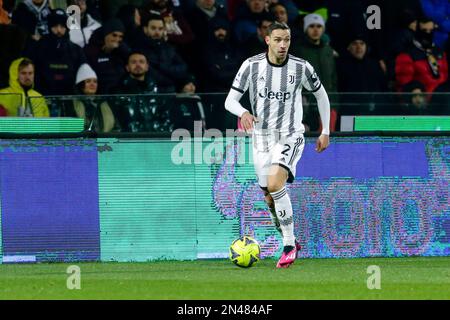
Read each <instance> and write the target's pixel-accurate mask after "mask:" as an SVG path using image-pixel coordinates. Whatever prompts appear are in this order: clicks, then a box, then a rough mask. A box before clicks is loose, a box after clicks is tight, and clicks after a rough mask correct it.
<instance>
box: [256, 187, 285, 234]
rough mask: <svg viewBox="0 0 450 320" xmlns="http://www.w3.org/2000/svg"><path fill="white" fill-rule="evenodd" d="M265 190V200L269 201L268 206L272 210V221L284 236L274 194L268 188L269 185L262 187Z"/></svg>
mask: <svg viewBox="0 0 450 320" xmlns="http://www.w3.org/2000/svg"><path fill="white" fill-rule="evenodd" d="M261 189H262V190H263V192H264V200H265V201H266V203H267V206H268V207H269V212H270V218H271V219H272V222H273V224H274V226H275V229H277V231H278V232H279V233H280V235H281V236H283V233H282V231H281V228H280V221H278V217H277V213H276V211H275V203H274V202H273V199H272V196H271V195H270V193H269V191H268V190H267V187H264V188H261Z"/></svg>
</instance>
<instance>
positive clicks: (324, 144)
mask: <svg viewBox="0 0 450 320" xmlns="http://www.w3.org/2000/svg"><path fill="white" fill-rule="evenodd" d="M329 145H330V136H329V135H327V134H321V135H320V137H319V138H317V142H316V151H317V152H319V153H320V152H322V151H323V150H325V149H326V148H328V146H329Z"/></svg>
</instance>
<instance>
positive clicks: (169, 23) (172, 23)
mask: <svg viewBox="0 0 450 320" xmlns="http://www.w3.org/2000/svg"><path fill="white" fill-rule="evenodd" d="M144 10H145V14H146V15H148V14H154V13H159V14H160V15H161V17H162V18H163V19H164V24H165V29H166V35H167V38H168V42H169V43H171V44H173V45H175V46H177V47H178V48H180V49H181V48H182V47H181V46H184V45H187V44H189V43H191V42H192V41H193V40H194V34H193V33H192V29H191V26H190V25H189V22H188V21H187V20H186V18H185V17H184V15H183V12H182V11H181V10H178V9H176V8H174V6H173V4H172V2H170V1H169V0H149V1H148V5H146V6H145V7H144Z"/></svg>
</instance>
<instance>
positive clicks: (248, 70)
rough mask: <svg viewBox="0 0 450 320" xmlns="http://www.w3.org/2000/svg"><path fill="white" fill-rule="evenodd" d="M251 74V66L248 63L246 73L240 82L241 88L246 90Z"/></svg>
mask: <svg viewBox="0 0 450 320" xmlns="http://www.w3.org/2000/svg"><path fill="white" fill-rule="evenodd" d="M249 75H250V66H249V65H248V66H247V68H245V70H244V73H243V74H242V78H241V81H240V82H239V86H240V87H241V88H239V89H241V90H244V88H245V84H246V83H247V81H248V76H249Z"/></svg>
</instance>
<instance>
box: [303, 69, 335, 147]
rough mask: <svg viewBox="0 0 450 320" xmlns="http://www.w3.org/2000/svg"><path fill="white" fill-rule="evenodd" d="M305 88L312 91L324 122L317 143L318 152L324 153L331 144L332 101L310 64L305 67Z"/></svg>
mask: <svg viewBox="0 0 450 320" xmlns="http://www.w3.org/2000/svg"><path fill="white" fill-rule="evenodd" d="M303 86H304V87H305V88H306V89H307V90H308V91H311V92H312V93H313V94H314V97H315V98H316V100H317V106H318V108H319V113H320V119H321V121H322V132H321V134H320V136H319V138H318V139H317V142H316V151H317V152H322V151H323V150H325V149H326V148H327V147H328V145H329V144H330V100H329V99H328V94H327V92H326V90H325V88H324V87H323V85H322V83H321V82H320V79H319V77H318V76H317V74H316V72H315V71H314V68H313V67H312V66H311V64H309V63H308V62H307V63H306V66H305V82H304V84H303Z"/></svg>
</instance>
